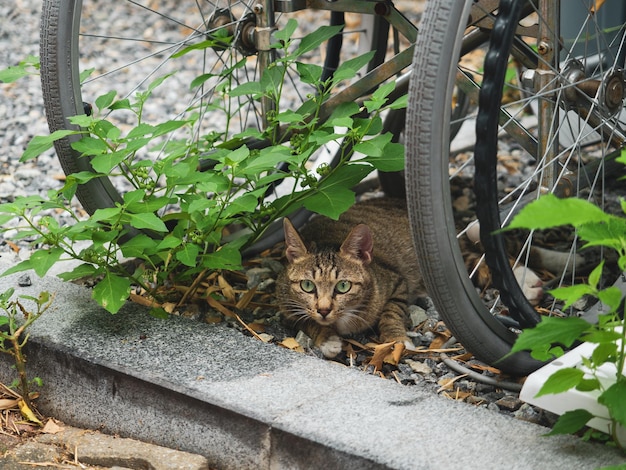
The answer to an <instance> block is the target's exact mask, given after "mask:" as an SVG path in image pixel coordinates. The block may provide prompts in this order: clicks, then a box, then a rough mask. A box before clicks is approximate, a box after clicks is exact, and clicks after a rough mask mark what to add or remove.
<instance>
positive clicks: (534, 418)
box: [513, 403, 541, 424]
mask: <svg viewBox="0 0 626 470" xmlns="http://www.w3.org/2000/svg"><path fill="white" fill-rule="evenodd" d="M513 416H515V417H516V418H517V419H521V420H522V421H528V422H529V423H535V424H540V421H541V413H539V412H537V410H535V409H534V408H533V407H532V406H530V405H529V404H528V403H522V405H521V406H520V407H519V409H518V410H517V411H515V412H514V413H513Z"/></svg>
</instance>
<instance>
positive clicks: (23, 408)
mask: <svg viewBox="0 0 626 470" xmlns="http://www.w3.org/2000/svg"><path fill="white" fill-rule="evenodd" d="M17 406H19V407H20V413H22V416H23V417H24V418H26V419H27V420H28V421H30V422H31V423H36V424H38V425H39V426H43V423H42V422H41V421H39V418H37V416H35V413H33V410H31V409H30V408H29V407H28V405H27V404H26V402H25V401H24V400H22V399H20V400H18V401H17Z"/></svg>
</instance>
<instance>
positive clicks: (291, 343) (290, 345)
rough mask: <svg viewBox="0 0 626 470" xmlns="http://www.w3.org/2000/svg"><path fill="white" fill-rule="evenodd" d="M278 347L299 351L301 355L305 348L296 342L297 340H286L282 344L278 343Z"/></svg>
mask: <svg viewBox="0 0 626 470" xmlns="http://www.w3.org/2000/svg"><path fill="white" fill-rule="evenodd" d="M278 345H279V346H282V347H283V348H287V349H291V350H292V351H297V352H301V353H303V352H304V348H303V347H302V345H301V344H300V343H298V342H297V341H296V338H285V339H284V340H282V341H281V342H280V343H278Z"/></svg>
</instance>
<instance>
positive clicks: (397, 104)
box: [387, 94, 409, 109]
mask: <svg viewBox="0 0 626 470" xmlns="http://www.w3.org/2000/svg"><path fill="white" fill-rule="evenodd" d="M408 100H409V95H408V94H404V95H402V96H401V97H400V98H398V99H397V100H395V101H394V102H393V103H391V104H390V105H388V106H387V108H389V109H405V108H406V107H407V106H408Z"/></svg>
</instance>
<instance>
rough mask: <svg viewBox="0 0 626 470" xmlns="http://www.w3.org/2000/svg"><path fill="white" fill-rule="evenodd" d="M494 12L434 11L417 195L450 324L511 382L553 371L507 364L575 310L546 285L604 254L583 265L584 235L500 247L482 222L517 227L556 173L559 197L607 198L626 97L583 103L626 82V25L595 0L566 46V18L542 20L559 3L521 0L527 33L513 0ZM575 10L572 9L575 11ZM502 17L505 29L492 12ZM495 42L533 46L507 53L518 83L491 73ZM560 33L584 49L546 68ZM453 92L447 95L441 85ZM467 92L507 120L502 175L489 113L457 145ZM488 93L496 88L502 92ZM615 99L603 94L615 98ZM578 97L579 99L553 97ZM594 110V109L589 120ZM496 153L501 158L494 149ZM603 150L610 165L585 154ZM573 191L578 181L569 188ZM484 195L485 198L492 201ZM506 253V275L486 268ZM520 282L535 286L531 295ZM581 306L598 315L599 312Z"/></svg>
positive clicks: (419, 80) (414, 87)
mask: <svg viewBox="0 0 626 470" xmlns="http://www.w3.org/2000/svg"><path fill="white" fill-rule="evenodd" d="M494 3H495V2H480V1H479V2H474V3H473V4H472V2H456V1H447V0H434V1H432V2H429V4H428V9H427V11H426V12H425V14H424V22H423V24H422V28H421V29H420V36H419V38H418V43H417V44H416V55H415V60H414V64H413V73H414V76H413V78H412V80H413V81H412V83H411V90H410V100H409V103H410V105H409V106H410V107H409V110H408V113H409V115H408V118H407V133H408V134H409V145H408V159H407V174H408V177H407V188H408V189H407V191H408V193H409V205H410V209H411V214H410V216H411V223H412V225H413V230H414V234H415V242H416V245H417V247H418V251H419V254H420V261H421V263H422V265H423V271H424V275H425V277H426V280H427V284H428V286H429V289H430V292H431V295H432V296H433V300H434V302H435V304H436V306H437V308H438V309H439V312H440V314H441V315H442V317H443V319H444V321H445V322H446V324H447V325H448V327H449V328H450V329H451V330H452V332H453V333H454V334H455V336H456V337H457V339H458V340H459V341H460V342H461V343H462V344H463V345H464V346H465V347H466V348H467V349H468V350H469V351H471V352H472V353H474V354H475V355H476V356H477V357H478V358H480V359H482V360H483V361H485V362H487V363H490V364H493V365H495V366H496V367H499V368H500V369H502V370H504V371H506V372H509V373H513V374H522V375H523V374H527V373H529V372H531V371H532V370H534V369H536V368H537V367H538V366H539V365H540V363H539V362H537V361H535V360H533V359H532V358H530V356H529V355H527V354H519V355H515V356H511V357H508V358H507V359H506V360H501V358H502V357H503V356H505V355H506V354H507V353H508V352H509V351H510V348H511V345H512V344H513V343H514V341H515V339H516V338H517V334H518V333H519V331H520V330H521V328H523V327H526V326H529V325H532V324H534V323H536V321H538V319H539V318H540V316H539V314H540V313H541V314H558V315H563V314H566V313H567V312H562V311H560V308H561V307H562V305H559V304H558V303H557V302H555V301H554V299H552V298H551V297H550V296H549V295H547V294H545V293H544V292H543V289H542V287H543V288H546V287H550V286H552V285H562V284H564V283H567V282H570V283H571V282H575V281H576V280H577V279H580V277H577V276H581V275H584V274H585V273H586V272H588V270H589V269H590V267H593V266H594V264H593V258H594V257H597V256H599V255H601V253H600V254H599V253H595V254H587V255H586V256H585V257H583V256H581V255H580V254H578V253H577V252H576V248H577V243H576V242H577V240H576V237H575V234H574V233H570V232H566V231H562V230H559V231H550V232H545V233H533V234H528V233H523V232H516V233H510V234H507V236H506V238H501V239H500V240H499V242H498V244H496V242H494V240H493V238H489V237H487V236H486V235H487V234H491V231H492V230H493V229H494V226H492V225H488V223H487V222H483V219H482V218H481V221H480V224H477V223H476V213H477V212H480V211H491V214H492V216H493V214H494V213H495V214H496V218H497V219H498V223H499V222H500V220H502V222H503V223H504V224H505V223H506V222H507V221H508V220H509V219H510V218H511V217H512V216H513V215H514V213H515V212H516V211H517V210H519V209H520V208H521V207H523V206H524V205H525V204H526V203H527V202H528V201H530V200H533V199H534V198H536V197H537V195H538V194H539V193H541V192H543V191H544V190H545V188H546V182H547V181H548V180H547V179H546V178H547V176H545V175H546V174H547V173H548V169H550V168H552V169H555V171H553V172H552V174H553V175H554V174H555V173H556V175H557V177H556V178H555V179H553V180H551V183H550V185H549V186H548V187H549V188H551V189H549V190H552V191H555V190H556V188H559V190H560V189H563V190H572V188H574V190H575V191H578V190H579V189H578V188H580V189H583V190H584V191H586V192H587V197H588V198H589V197H590V194H595V195H596V196H594V197H597V194H598V193H602V192H603V191H604V189H605V188H606V186H605V182H608V179H609V178H607V177H606V176H607V174H608V172H606V168H605V167H606V164H607V163H608V162H610V161H611V160H612V158H614V156H615V149H618V148H619V147H620V146H621V145H622V144H621V142H619V140H620V139H619V138H618V137H619V135H621V133H622V131H621V130H620V129H621V127H622V126H621V123H620V117H619V115H620V111H619V110H617V109H616V108H621V101H620V99H619V97H618V99H616V100H615V101H620V103H619V104H618V105H617V106H614V105H612V107H613V111H609V110H608V107H607V106H606V103H605V104H602V103H597V104H596V105H595V106H590V105H589V104H587V105H585V106H583V105H582V104H581V103H582V102H586V103H590V102H594V99H593V98H591V97H589V94H591V95H594V94H595V93H596V92H597V91H598V90H605V91H606V90H608V89H609V88H610V87H609V84H610V83H612V84H617V83H620V82H621V80H622V79H621V78H619V76H620V74H621V72H617V70H619V69H621V68H623V63H624V62H623V56H622V57H621V58H620V56H621V54H620V53H618V51H621V50H623V47H620V45H621V43H622V39H623V33H621V32H620V31H623V29H621V23H620V25H619V26H618V27H617V28H611V27H607V26H604V25H602V26H601V25H600V24H599V23H598V20H597V19H595V18H593V16H594V15H593V14H592V13H591V10H590V2H582V3H579V2H577V3H579V5H582V7H581V11H580V12H579V13H581V15H580V17H577V18H570V19H569V20H568V21H566V22H562V23H567V25H568V28H571V29H570V30H568V32H567V33H566V34H565V35H564V34H563V32H564V30H563V29H560V30H559V29H558V24H559V19H560V14H561V13H560V12H559V11H558V10H557V11H556V12H554V11H547V12H546V11H544V10H542V6H547V5H552V4H556V2H539V3H537V2H534V3H533V2H521V3H520V4H519V5H517V8H518V9H519V11H520V12H521V15H520V16H521V17H522V18H523V20H522V21H519V22H518V21H517V16H516V18H515V19H514V20H510V19H509V17H508V16H507V17H504V13H505V12H507V6H508V5H506V4H505V2H500V4H499V5H498V4H495V5H494ZM506 3H508V2H506ZM572 3H573V2H568V12H570V13H571V11H572V9H573V8H572ZM609 3H611V2H605V5H608V4H609ZM616 3H619V2H616ZM536 5H539V6H538V7H537V6H536ZM487 6H489V8H486V7H487ZM496 7H498V18H495V17H494V15H493V14H492V12H494V11H496V10H495V8H496ZM546 15H547V16H546ZM501 16H502V17H501ZM467 18H469V22H468V21H467ZM574 19H575V20H576V21H574ZM548 20H549V21H548ZM494 21H495V24H494ZM621 21H622V22H623V20H621ZM542 23H543V24H542ZM466 25H469V27H467V28H466ZM548 25H549V26H548ZM575 25H578V28H575ZM585 28H587V29H586V30H585ZM492 31H494V32H495V31H498V32H503V31H512V32H514V33H515V34H516V36H517V37H520V38H525V40H524V41H521V40H516V41H512V42H511V44H510V45H508V44H505V46H502V47H503V48H505V51H504V53H501V54H503V55H501V56H500V57H501V60H502V61H503V63H504V64H505V67H504V68H503V70H504V72H506V73H502V74H501V75H500V76H499V77H498V79H495V80H497V83H493V80H494V79H492V76H491V75H488V74H487V71H488V70H489V69H488V68H487V63H485V56H486V55H487V43H486V40H487V38H489V37H490V36H492V34H491V33H492ZM548 32H549V33H548ZM559 34H560V35H561V36H563V37H564V38H565V40H567V38H570V41H569V43H568V44H569V46H566V44H565V43H563V44H560V45H559V46H558V47H557V49H558V50H559V53H558V54H555V58H554V59H553V62H552V63H551V66H550V67H547V66H545V65H544V66H541V67H539V66H538V64H545V63H546V59H545V58H544V57H543V54H542V52H544V51H545V50H549V49H550V47H552V46H550V47H548V49H544V46H545V44H543V43H542V41H543V40H544V38H545V37H550V38H552V37H557V38H558V37H560V36H559ZM565 40H564V41H565ZM591 40H593V41H594V42H595V46H594V47H593V48H592V47H591V45H590V44H589V43H585V41H591ZM492 47H493V46H492ZM499 47H500V46H499ZM489 54H491V52H489ZM487 57H489V55H487ZM568 58H569V59H570V60H569V61H568ZM581 59H582V60H581ZM607 61H608V62H607ZM580 63H582V64H584V65H582V66H580V65H579V64H580ZM620 64H621V65H620ZM566 65H567V67H566ZM483 66H484V68H483ZM542 67H543V68H542ZM544 69H546V70H551V75H550V77H551V79H548V78H547V75H546V74H544V73H543V70H544ZM483 70H484V74H483ZM527 70H530V71H532V73H535V72H536V75H535V76H536V77H540V76H541V77H543V78H544V79H546V82H547V83H549V84H550V88H546V89H544V90H543V91H540V90H541V88H537V86H536V85H537V84H538V83H539V80H538V79H537V82H536V83H534V84H532V83H530V82H532V81H533V80H532V78H533V76H532V73H531V72H527ZM582 77H585V78H584V79H583V78H582ZM599 77H601V79H599ZM490 80H491V82H490ZM579 81H581V82H585V83H587V84H595V91H594V92H591V93H588V94H585V93H584V92H581V93H579V92H575V93H567V90H568V89H569V90H571V89H572V88H573V86H574V85H573V83H578V82H579ZM442 82H443V83H445V84H446V85H445V86H438V84H441V83H442ZM602 83H604V84H602ZM543 85H544V86H545V85H546V83H545V82H544V84H543ZM455 87H461V88H464V89H467V90H470V91H468V93H470V94H471V93H472V91H471V90H473V91H474V92H475V94H471V96H472V100H473V102H474V103H477V102H478V93H479V92H480V93H481V94H482V95H481V102H480V103H481V108H480V111H481V113H483V112H484V113H488V114H490V115H491V116H492V118H493V116H495V119H496V122H499V123H500V128H499V132H500V140H499V142H500V152H499V156H498V159H497V163H496V160H492V161H491V162H490V165H491V166H490V167H489V169H488V170H487V169H485V167H481V166H480V162H479V161H477V158H475V155H474V144H475V141H476V133H475V123H476V109H475V108H474V112H470V113H468V116H467V117H466V119H464V120H465V121H466V122H465V123H464V124H463V125H462V127H461V130H460V133H459V136H457V138H456V139H452V138H451V137H450V134H449V132H448V128H449V126H450V122H451V117H450V108H449V107H444V108H442V107H441V103H453V102H454V93H453V90H454V88H455ZM616 87H617V88H619V87H618V86H617V85H616ZM582 88H584V86H583V87H582ZM487 90H491V92H490V93H489V94H488V95H487V94H486V92H487ZM605 91H602V92H601V93H597V94H598V95H599V96H607V93H606V92H605ZM483 95H484V96H483ZM568 95H569V96H570V97H572V96H574V99H573V100H570V101H569V102H567V101H557V100H552V98H553V97H557V96H558V97H559V99H561V98H566V97H567V96H568ZM608 95H610V93H608ZM613 97H614V98H615V95H613ZM547 101H551V102H553V103H552V104H553V105H552V108H551V109H552V112H551V117H550V116H549V115H548V114H549V113H546V102H547ZM596 102H597V100H596ZM538 103H540V104H538ZM555 103H556V105H554V104H555ZM575 103H576V104H575ZM583 108H585V109H588V110H591V112H584V111H583ZM557 109H562V110H563V111H562V112H561V114H560V115H561V118H559V119H556V118H555V116H556V115H558V113H555V112H554V111H555V110H557ZM607 111H609V113H608V114H607ZM583 116H585V117H583ZM601 116H602V117H603V119H602V118H601ZM607 116H608V119H609V121H606V119H607ZM602 122H610V123H609V124H602ZM546 123H551V126H552V127H550V125H548V124H546ZM583 124H584V125H583ZM594 130H595V132H593V131H594ZM609 135H610V137H609ZM492 137H493V136H492ZM542 141H543V142H545V144H544V145H543V146H542V145H541V144H540V142H542ZM491 144H492V147H494V148H495V143H494V142H493V141H492V142H491ZM592 148H593V149H594V150H593V151H594V152H596V151H597V156H595V157H592V156H591V155H583V153H584V154H587V153H590V152H591V150H590V149H592ZM476 150H477V151H478V149H476ZM550 155H557V156H558V157H557V158H556V159H555V158H554V157H553V156H550ZM548 161H551V162H552V163H548ZM585 162H586V163H585ZM603 167H604V169H602V168H603ZM592 173H593V174H592ZM595 175H599V176H595ZM567 176H570V177H573V179H571V178H570V179H567V178H566V177H567ZM485 177H488V178H489V179H490V185H486V183H485V182H484V178H485ZM481 178H483V179H481ZM583 180H585V181H586V182H585V183H583V182H582V181H583ZM566 181H570V182H571V181H574V182H575V183H574V184H573V185H570V186H566V185H565V184H564V183H565V182H566ZM600 182H602V183H600ZM585 186H586V188H584V187H585ZM475 193H476V194H475ZM479 195H483V196H484V197H485V198H484V199H481V200H480V201H478V200H477V198H478V197H480V196H479ZM485 201H488V202H485ZM478 229H480V233H481V239H482V242H483V246H484V249H483V251H480V252H479V253H478V254H474V255H473V256H474V257H473V258H471V259H468V251H470V252H471V251H476V250H475V249H474V241H475V239H476V237H475V233H476V232H478ZM443 234H447V235H443ZM493 252H497V253H498V255H499V256H500V265H499V268H500V270H497V269H494V270H491V271H490V270H489V269H486V262H485V253H486V255H487V256H488V257H489V258H490V259H491V257H492V254H491V253H493ZM466 264H469V269H468V267H466ZM505 271H506V272H507V275H506V277H503V275H502V274H501V273H502V272H505ZM520 284H521V285H522V286H524V287H523V288H520ZM539 284H542V286H540V285H539ZM510 292H517V298H518V302H517V303H516V302H514V301H512V300H511V298H512V296H511V295H508V294H509V293H510ZM520 298H523V301H521V300H519V299H520ZM529 300H530V301H532V305H531V304H530V302H529ZM522 304H523V305H524V306H525V310H523V311H522V310H521V308H520V305H522ZM578 307H579V309H580V310H587V306H582V305H580V306H578Z"/></svg>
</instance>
